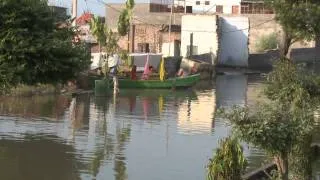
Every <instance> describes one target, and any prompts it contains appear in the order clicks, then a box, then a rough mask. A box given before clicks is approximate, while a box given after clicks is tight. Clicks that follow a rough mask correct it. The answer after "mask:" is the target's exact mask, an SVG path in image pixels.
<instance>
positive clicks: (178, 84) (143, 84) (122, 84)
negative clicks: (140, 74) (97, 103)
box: [110, 74, 200, 89]
mask: <svg viewBox="0 0 320 180" xmlns="http://www.w3.org/2000/svg"><path fill="white" fill-rule="evenodd" d="M199 80H200V74H195V75H190V76H187V77H178V78H172V79H166V80H164V81H160V80H130V79H119V88H120V89H121V88H140V89H170V88H184V87H191V86H193V85H195V84H196V83H197V82H198V81H199ZM110 84H111V86H112V84H113V83H110Z"/></svg>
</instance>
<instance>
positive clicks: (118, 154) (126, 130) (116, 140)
mask: <svg viewBox="0 0 320 180" xmlns="http://www.w3.org/2000/svg"><path fill="white" fill-rule="evenodd" d="M110 103H111V102H110V99H108V98H101V97H99V98H95V105H96V108H97V109H98V110H102V111H101V112H102V117H101V116H100V117H99V118H103V128H102V134H103V138H104V139H103V145H102V146H99V147H98V148H97V149H96V152H95V153H94V159H93V160H92V163H91V173H92V175H93V176H94V177H97V175H98V174H99V170H100V167H101V165H102V163H103V162H104V160H111V159H114V171H115V172H116V174H115V179H116V180H125V179H128V175H127V172H126V171H127V168H126V163H125V160H126V158H125V156H124V153H123V150H124V149H125V147H124V146H125V145H126V142H128V141H129V139H130V135H131V125H130V124H128V125H124V124H122V125H120V123H119V122H117V125H116V134H115V135H113V134H111V133H110V132H109V129H108V119H107V118H106V113H107V112H108V110H109V104H110Z"/></svg>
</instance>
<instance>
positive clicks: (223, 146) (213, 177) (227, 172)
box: [207, 137, 248, 180]
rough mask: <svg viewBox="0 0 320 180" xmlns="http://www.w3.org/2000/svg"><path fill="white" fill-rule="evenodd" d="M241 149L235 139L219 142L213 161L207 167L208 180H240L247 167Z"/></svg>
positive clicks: (229, 138) (230, 138)
mask: <svg viewBox="0 0 320 180" xmlns="http://www.w3.org/2000/svg"><path fill="white" fill-rule="evenodd" d="M247 164H248V163H247V160H246V159H245V157H244V155H243V149H242V146H241V145H240V143H239V141H238V140H237V139H236V138H232V137H228V138H226V139H224V140H222V141H220V147H219V148H217V150H216V153H215V155H214V157H213V159H210V160H209V163H208V165H207V172H208V173H207V179H208V180H220V179H223V180H240V179H241V176H242V174H243V173H244V171H245V169H246V167H247Z"/></svg>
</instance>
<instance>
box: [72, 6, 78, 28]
mask: <svg viewBox="0 0 320 180" xmlns="http://www.w3.org/2000/svg"><path fill="white" fill-rule="evenodd" d="M77 10H78V0H72V20H73V21H72V25H73V26H75V25H76V18H77Z"/></svg>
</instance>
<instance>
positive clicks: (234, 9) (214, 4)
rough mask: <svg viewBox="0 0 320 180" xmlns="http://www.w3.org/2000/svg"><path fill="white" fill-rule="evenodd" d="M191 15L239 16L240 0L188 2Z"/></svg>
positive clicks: (195, 0)
mask: <svg viewBox="0 0 320 180" xmlns="http://www.w3.org/2000/svg"><path fill="white" fill-rule="evenodd" d="M190 6H191V7H192V13H219V14H240V9H241V8H240V6H241V0H227V1H226V0H188V1H186V7H190Z"/></svg>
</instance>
